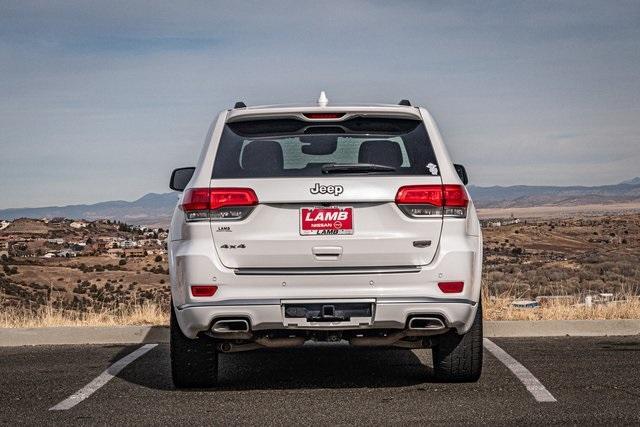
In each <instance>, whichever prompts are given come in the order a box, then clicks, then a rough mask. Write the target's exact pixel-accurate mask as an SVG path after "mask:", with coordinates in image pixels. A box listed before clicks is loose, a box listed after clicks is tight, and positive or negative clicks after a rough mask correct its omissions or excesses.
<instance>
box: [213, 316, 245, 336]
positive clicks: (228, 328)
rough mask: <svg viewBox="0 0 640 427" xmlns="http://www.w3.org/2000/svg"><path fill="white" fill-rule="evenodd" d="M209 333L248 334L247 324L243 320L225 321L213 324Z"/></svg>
mask: <svg viewBox="0 0 640 427" xmlns="http://www.w3.org/2000/svg"><path fill="white" fill-rule="evenodd" d="M211 332H213V333H215V334H235V333H239V332H249V322H247V321H246V320H245V319H225V320H218V321H216V322H214V323H213V326H212V327H211Z"/></svg>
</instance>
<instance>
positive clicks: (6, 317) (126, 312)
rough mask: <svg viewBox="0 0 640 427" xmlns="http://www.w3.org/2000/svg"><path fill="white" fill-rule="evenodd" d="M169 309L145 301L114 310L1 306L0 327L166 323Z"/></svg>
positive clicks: (51, 306) (45, 306) (44, 306)
mask: <svg viewBox="0 0 640 427" xmlns="http://www.w3.org/2000/svg"><path fill="white" fill-rule="evenodd" d="M168 323H169V318H168V309H167V307H163V306H162V305H160V304H158V303H156V302H152V301H145V302H143V303H142V304H131V305H127V306H123V307H119V308H117V309H102V310H96V311H86V312H81V311H77V310H65V309H60V308H57V307H54V306H53V305H51V304H49V305H43V306H40V307H39V308H37V309H36V310H29V309H26V308H16V307H4V308H3V309H2V311H1V312H0V328H41V327H56V326H123V325H167V324H168Z"/></svg>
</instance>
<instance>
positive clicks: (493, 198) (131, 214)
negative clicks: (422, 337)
mask: <svg viewBox="0 0 640 427" xmlns="http://www.w3.org/2000/svg"><path fill="white" fill-rule="evenodd" d="M468 190H469V193H470V194H471V197H472V198H473V200H474V203H475V204H476V206H478V207H480V208H514V207H533V206H578V205H588V204H610V203H629V202H640V177H636V178H633V179H631V180H628V181H624V182H621V183H619V184H615V185H602V186H597V187H581V186H570V187H554V186H531V185H513V186H509V187H501V186H493V187H478V186H475V185H470V186H468ZM177 201H178V193H175V192H172V193H164V194H156V193H149V194H146V195H144V196H143V197H141V198H139V199H138V200H134V201H133V202H127V201H123V200H116V201H110V202H101V203H96V204H92V205H71V206H48V207H42V208H18V209H3V210H0V219H8V220H11V219H16V218H44V217H46V218H54V217H65V218H76V219H86V220H96V219H111V220H118V221H124V222H127V223H129V224H145V225H152V224H163V225H167V224H168V223H169V221H170V220H171V214H172V212H173V209H174V207H175V205H176V203H177Z"/></svg>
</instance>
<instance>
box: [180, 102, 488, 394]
mask: <svg viewBox="0 0 640 427" xmlns="http://www.w3.org/2000/svg"><path fill="white" fill-rule="evenodd" d="M466 181H467V177H466V172H465V170H464V168H463V167H462V166H461V165H454V164H452V162H451V159H450V158H449V154H448V153H447V150H446V148H445V146H444V144H443V142H442V138H441V136H440V132H439V131H438V128H437V126H436V123H435V121H434V120H433V118H432V117H431V115H430V114H429V113H428V112H427V110H425V109H424V108H418V107H413V106H411V104H410V103H409V102H408V101H406V100H403V101H402V102H400V104H399V105H348V106H334V105H327V103H326V98H325V97H324V94H322V96H321V99H320V101H319V103H318V105H311V106H267V107H246V106H245V105H244V104H243V103H241V102H239V103H237V104H236V106H235V107H234V108H233V109H230V110H226V111H223V112H222V113H220V115H219V116H218V118H217V119H216V120H215V121H214V123H213V124H212V125H211V128H210V130H209V133H208V135H207V138H206V140H205V145H204V148H203V149H202V152H201V154H200V158H199V160H198V164H197V166H196V167H195V168H181V169H176V170H175V171H174V172H173V174H172V176H171V183H170V187H171V188H172V189H174V190H177V191H183V193H182V195H181V198H180V201H179V202H178V206H177V208H176V210H175V213H174V215H173V219H172V221H171V229H170V233H169V245H168V248H169V255H170V256H169V270H170V272H171V294H172V311H171V325H170V327H171V368H172V376H173V382H174V384H175V385H176V386H177V387H211V386H214V385H215V384H216V380H217V370H218V367H217V365H218V353H220V352H223V353H233V352H239V351H246V350H253V349H260V348H276V347H277V348H283V347H297V346H302V345H303V344H304V343H305V342H308V341H329V342H333V341H341V340H344V341H347V342H349V343H350V344H351V345H353V346H371V347H374V346H395V347H401V348H406V349H415V348H431V349H432V354H433V366H434V369H433V370H434V375H435V377H436V378H438V379H439V380H443V381H458V382H462V381H476V380H477V379H478V378H479V376H480V372H481V369H482V308H481V303H480V276H481V269H482V235H481V232H480V225H479V222H478V218H477V216H476V212H475V209H474V207H473V203H472V202H471V200H470V199H469V196H468V194H467V192H466V190H465V187H464V184H466Z"/></svg>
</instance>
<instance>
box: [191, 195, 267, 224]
mask: <svg viewBox="0 0 640 427" xmlns="http://www.w3.org/2000/svg"><path fill="white" fill-rule="evenodd" d="M257 204H258V197H257V196H256V193H255V192H254V191H253V190H252V189H250V188H190V189H188V190H187V191H185V193H184V197H183V199H182V204H181V205H180V208H181V209H182V210H183V211H184V213H185V215H186V219H187V221H189V222H191V221H208V220H214V221H229V220H231V221H233V220H236V221H237V220H241V219H244V218H246V217H247V216H248V215H249V214H250V213H251V211H252V210H253V207H254V206H255V205H257Z"/></svg>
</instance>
